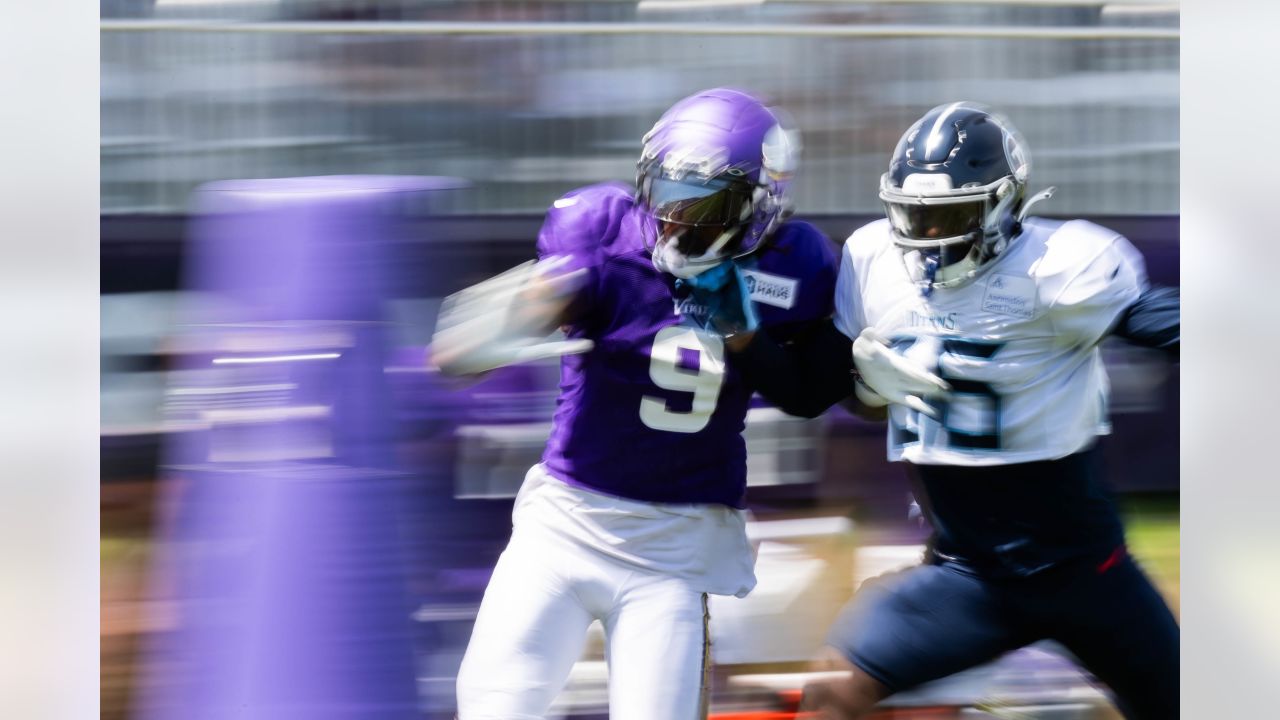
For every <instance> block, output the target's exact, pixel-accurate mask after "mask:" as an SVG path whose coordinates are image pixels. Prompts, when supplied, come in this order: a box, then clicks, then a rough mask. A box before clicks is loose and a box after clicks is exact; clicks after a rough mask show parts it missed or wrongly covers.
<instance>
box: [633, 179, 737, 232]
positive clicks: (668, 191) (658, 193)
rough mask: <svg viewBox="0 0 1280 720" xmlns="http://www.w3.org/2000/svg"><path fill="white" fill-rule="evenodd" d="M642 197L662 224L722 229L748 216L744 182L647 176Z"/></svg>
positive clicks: (647, 207)
mask: <svg viewBox="0 0 1280 720" xmlns="http://www.w3.org/2000/svg"><path fill="white" fill-rule="evenodd" d="M644 200H645V206H646V209H647V210H648V211H649V212H650V214H652V215H653V216H654V217H655V218H657V219H658V220H660V221H662V222H664V223H674V224H678V225H695V226H703V225H711V226H717V227H720V228H722V229H723V228H729V227H733V226H736V225H741V224H743V223H745V222H747V221H749V220H750V219H751V212H750V208H751V191H750V189H749V188H748V187H747V186H746V185H745V184H744V183H733V182H728V181H724V180H709V181H707V182H699V181H696V180H671V179H669V178H650V179H649V181H648V188H647V192H646V193H645V198H644Z"/></svg>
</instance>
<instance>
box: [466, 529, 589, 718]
mask: <svg viewBox="0 0 1280 720" xmlns="http://www.w3.org/2000/svg"><path fill="white" fill-rule="evenodd" d="M577 562H578V559H577V558H576V557H575V556H574V555H573V554H572V553H571V552H570V551H569V550H567V549H566V548H563V547H560V546H558V544H557V543H555V542H552V541H548V540H546V539H544V538H542V537H541V536H538V535H535V534H532V533H520V532H517V533H516V534H515V535H513V536H512V538H511V542H510V543H509V544H508V545H507V549H506V550H505V551H503V553H502V557H501V558H499V560H498V564H497V567H495V568H494V571H493V577H492V579H491V580H490V581H489V586H488V587H487V588H486V589H485V593H484V600H483V601H482V602H481V604H480V612H479V614H478V615H477V616H476V624H475V628H474V629H473V630H472V632H471V642H470V643H469V644H468V645H467V652H466V655H465V656H464V657H463V660H462V666H461V668H460V669H459V670H458V681H457V692H458V717H459V719H460V720H532V719H534V718H542V717H543V715H544V714H545V713H546V711H547V708H549V707H550V706H551V703H552V702H553V701H554V700H555V697H556V695H557V694H558V693H559V692H560V690H561V689H562V688H563V687H564V684H565V681H566V680H567V679H568V677H569V671H570V670H571V669H572V667H573V663H574V662H575V661H576V660H577V659H578V658H579V657H580V656H581V655H582V647H583V642H584V640H585V637H586V631H587V626H588V625H590V624H591V620H592V617H591V614H590V613H589V612H588V611H587V610H586V609H585V608H583V606H582V604H581V603H580V602H579V600H578V598H577V596H576V593H575V591H574V586H573V578H572V577H571V573H572V571H573V569H574V568H575V567H576V563H577Z"/></svg>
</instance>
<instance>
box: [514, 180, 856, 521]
mask: <svg viewBox="0 0 1280 720" xmlns="http://www.w3.org/2000/svg"><path fill="white" fill-rule="evenodd" d="M640 213H641V210H640V209H639V208H637V207H636V205H635V202H634V199H633V193H632V191H631V189H630V188H628V187H626V186H623V185H615V184H606V185H593V186H589V187H586V188H582V189H580V190H577V191H574V192H571V193H569V194H568V195H566V196H565V197H563V198H561V199H560V200H557V201H556V202H555V204H554V205H553V206H552V208H551V210H550V211H549V212H548V214H547V219H546V222H545V223H544V224H543V226H542V230H541V232H540V233H539V235H538V255H539V256H540V257H544V258H545V257H550V256H554V255H568V256H570V258H571V261H570V266H571V267H575V268H584V269H586V270H587V271H588V275H589V279H588V281H587V282H586V284H585V286H584V287H583V289H582V291H581V292H580V294H579V296H578V298H577V299H576V300H575V301H574V305H573V308H572V312H571V315H572V317H573V320H572V321H571V322H570V323H569V324H568V325H567V326H566V328H565V330H566V332H567V334H568V335H569V337H572V338H590V339H591V340H593V341H594V342H595V347H594V348H593V349H592V350H591V351H590V352H587V353H583V354H580V355H569V356H566V357H565V358H564V359H563V361H562V364H561V377H560V397H559V399H558V400H557V402H556V413H555V420H554V428H553V430H552V433H551V438H550V440H549V441H548V443H547V448H546V451H545V452H544V453H543V463H544V464H545V465H546V467H547V469H548V470H549V471H550V472H551V474H552V475H554V476H555V477H557V478H559V479H560V480H562V481H564V482H567V483H570V484H573V485H578V486H582V487H585V488H588V489H591V490H596V491H599V492H604V493H608V494H610V495H616V496H621V497H625V498H630V499H633V500H641V501H645V502H658V503H720V504H723V505H728V506H731V507H738V508H741V507H744V502H745V491H746V473H747V468H746V461H747V457H746V446H745V443H744V441H743V438H742V429H743V426H744V420H745V418H746V413H747V408H748V405H749V402H750V400H751V396H752V392H753V391H752V388H751V387H749V386H748V385H747V384H746V383H745V381H744V380H743V378H742V376H741V375H740V374H739V373H738V372H736V371H735V370H734V369H733V367H732V366H730V365H728V364H726V362H725V350H724V343H723V341H722V340H721V339H720V338H719V337H718V336H716V335H714V334H713V333H710V332H707V331H705V330H703V329H702V326H701V323H700V322H699V321H700V320H702V319H703V318H700V317H699V314H700V313H703V312H705V309H704V308H701V307H699V306H697V305H695V304H693V303H691V302H689V301H687V300H686V301H683V302H681V303H677V301H676V300H675V299H674V296H673V288H674V283H675V278H674V277H672V276H670V275H668V274H665V273H662V272H659V271H658V270H656V269H655V268H654V267H653V262H652V260H651V259H650V256H649V252H648V250H647V249H646V248H645V246H644V242H643V239H642V234H641V220H642V216H641V214H640ZM836 264H837V259H836V255H835V252H834V250H833V247H832V244H831V242H830V241H829V240H828V239H827V238H826V236H824V235H823V234H822V233H821V232H819V231H818V230H817V229H816V228H814V227H813V226H812V225H809V224H807V223H802V222H787V223H785V224H783V225H782V226H781V227H780V228H779V229H778V231H777V232H776V234H775V239H774V242H773V247H772V248H771V249H769V250H768V251H766V252H764V253H762V254H761V255H759V256H758V258H757V259H755V260H754V261H753V262H750V263H747V264H746V265H745V266H744V269H743V275H744V279H745V282H746V284H747V287H748V290H749V292H750V294H751V298H752V301H753V302H754V304H755V308H756V312H757V314H758V316H759V318H760V323H761V325H762V326H763V327H769V328H772V329H773V330H774V331H775V334H776V333H779V332H782V333H785V332H786V329H787V328H789V327H795V326H797V325H799V324H801V323H803V322H806V321H810V320H816V319H820V318H823V317H826V316H828V315H830V314H831V312H832V298H833V296H834V291H835V279H836V269H837V268H836Z"/></svg>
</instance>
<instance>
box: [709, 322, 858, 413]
mask: <svg viewBox="0 0 1280 720" xmlns="http://www.w3.org/2000/svg"><path fill="white" fill-rule="evenodd" d="M730 361H731V362H733V363H734V364H735V365H736V366H737V368H738V369H739V371H741V372H742V374H743V376H744V377H745V378H746V380H747V382H748V383H749V384H750V385H751V386H752V387H754V388H755V389H756V391H757V392H759V393H760V394H761V395H762V396H763V397H764V399H765V400H768V401H769V402H770V403H773V405H775V406H777V407H778V408H780V409H781V410H782V411H783V412H785V413H787V414H788V415H799V416H801V417H807V418H812V417H817V416H819V415H821V414H822V413H823V411H825V410H826V409H827V408H829V407H831V406H832V405H834V404H835V403H837V402H839V401H841V400H843V399H845V398H846V397H849V396H850V395H852V394H853V389H854V386H853V383H854V376H855V375H854V373H855V371H854V367H853V341H852V340H850V339H849V338H847V337H845V335H844V333H841V332H840V331H839V330H837V329H836V326H835V324H834V323H833V322H832V321H831V319H830V318H828V319H826V320H823V321H821V322H820V323H818V324H817V325H816V326H815V327H813V328H811V329H809V330H807V331H806V332H803V333H801V334H800V335H798V336H797V337H796V339H795V340H794V341H792V342H789V343H786V344H780V343H778V342H777V341H776V340H775V339H774V338H772V337H770V336H769V334H768V332H767V331H761V332H757V333H756V334H755V337H753V338H752V339H751V342H750V343H748V344H747V346H746V347H744V348H743V349H742V350H740V351H738V352H736V353H733V354H732V356H731V360H730Z"/></svg>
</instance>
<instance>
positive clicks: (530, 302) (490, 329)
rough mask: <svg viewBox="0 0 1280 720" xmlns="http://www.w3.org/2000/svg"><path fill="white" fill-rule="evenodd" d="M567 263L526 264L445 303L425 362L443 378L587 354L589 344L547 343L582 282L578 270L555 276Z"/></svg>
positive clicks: (564, 258) (557, 260)
mask: <svg viewBox="0 0 1280 720" xmlns="http://www.w3.org/2000/svg"><path fill="white" fill-rule="evenodd" d="M568 261H569V258H568V257H567V256H560V257H554V258H548V259H546V260H541V261H538V262H534V261H532V260H530V261H529V262H526V263H523V264H521V265H517V266H516V267H514V268H512V269H510V270H508V271H506V272H504V273H502V274H501V275H498V276H496V277H492V278H490V279H488V280H485V281H484V282H481V283H478V284H476V285H473V286H471V287H469V288H466V289H465V290H461V291H459V292H457V293H454V294H453V295H450V296H449V297H447V298H445V300H444V304H443V305H441V308H440V318H439V320H438V321H437V323H436V332H435V335H434V337H432V338H431V363H432V364H433V365H434V366H435V367H436V368H437V369H439V370H440V372H442V373H444V374H446V375H478V374H480V373H483V372H488V371H489V370H493V369H494V368H499V367H503V366H506V365H514V364H517V363H523V362H531V361H534V360H541V359H543V358H550V357H558V356H560V355H571V354H574V353H581V352H587V351H588V350H590V349H591V348H592V347H594V343H593V342H591V341H590V340H585V339H581V340H550V339H548V335H549V333H550V332H551V331H552V329H554V326H555V323H556V322H557V320H558V319H559V317H560V315H561V313H563V312H564V310H565V308H567V307H568V305H569V303H570V302H572V301H573V298H574V296H575V295H576V294H577V292H578V290H579V289H580V288H581V287H582V283H583V281H584V280H585V279H586V270H584V269H578V270H573V271H570V272H567V273H566V272H560V270H561V269H562V268H563V266H564V264H565V263H567V262H568Z"/></svg>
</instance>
